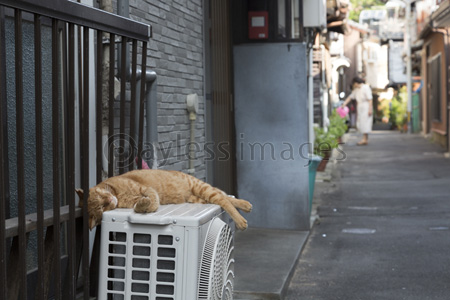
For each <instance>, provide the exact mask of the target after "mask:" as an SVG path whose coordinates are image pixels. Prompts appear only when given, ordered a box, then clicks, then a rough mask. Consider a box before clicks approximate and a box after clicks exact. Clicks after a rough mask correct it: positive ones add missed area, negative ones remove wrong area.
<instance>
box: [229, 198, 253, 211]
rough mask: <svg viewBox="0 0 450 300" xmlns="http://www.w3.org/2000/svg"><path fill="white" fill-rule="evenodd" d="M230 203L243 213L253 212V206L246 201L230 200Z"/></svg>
mask: <svg viewBox="0 0 450 300" xmlns="http://www.w3.org/2000/svg"><path fill="white" fill-rule="evenodd" d="M230 202H231V204H233V206H234V207H236V208H238V209H240V210H242V211H243V212H246V213H249V212H251V211H252V208H253V206H252V204H251V203H250V202H248V201H246V200H242V199H235V198H230Z"/></svg>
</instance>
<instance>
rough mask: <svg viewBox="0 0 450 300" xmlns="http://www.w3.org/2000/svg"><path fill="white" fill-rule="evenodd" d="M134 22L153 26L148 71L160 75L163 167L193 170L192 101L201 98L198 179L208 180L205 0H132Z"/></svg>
mask: <svg viewBox="0 0 450 300" xmlns="http://www.w3.org/2000/svg"><path fill="white" fill-rule="evenodd" d="M130 17H131V18H132V19H134V20H138V21H141V22H145V23H148V24H151V25H152V26H153V38H152V39H151V41H150V42H149V52H148V55H149V57H148V66H149V67H150V68H151V69H153V70H154V71H155V72H156V73H157V74H158V133H159V134H158V139H159V151H158V155H159V166H160V167H161V168H163V169H170V170H179V171H185V172H186V171H187V170H188V168H189V162H188V161H189V159H188V156H187V151H188V150H189V149H188V143H189V140H190V125H189V124H190V123H189V115H188V112H187V110H186V104H185V103H186V96H187V95H188V94H193V93H197V94H198V96H199V102H200V103H199V104H200V105H199V108H200V109H199V113H198V115H197V121H196V144H197V145H198V146H196V147H197V149H200V150H199V151H197V152H196V163H195V170H196V171H195V174H194V175H195V176H196V177H198V178H200V179H203V180H204V179H205V177H206V171H205V162H204V157H205V154H204V151H203V147H204V144H205V117H204V113H205V109H204V92H203V82H204V81H203V77H204V65H203V7H202V0H168V1H164V3H163V2H162V1H157V0H145V1H142V0H130Z"/></svg>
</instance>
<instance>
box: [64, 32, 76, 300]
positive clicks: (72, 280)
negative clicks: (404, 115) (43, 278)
mask: <svg viewBox="0 0 450 300" xmlns="http://www.w3.org/2000/svg"><path fill="white" fill-rule="evenodd" d="M68 27H69V43H68V44H69V45H68V47H69V49H68V85H69V87H68V97H67V109H66V113H67V148H68V149H67V201H68V203H69V222H68V241H67V244H68V248H69V251H68V255H69V257H68V266H67V269H68V271H67V274H68V275H67V276H66V281H68V282H65V285H68V291H67V294H68V296H69V299H75V291H76V282H77V278H76V275H77V270H76V251H74V250H75V249H76V239H75V238H76V232H75V195H74V190H75V25H74V24H72V23H69V24H68Z"/></svg>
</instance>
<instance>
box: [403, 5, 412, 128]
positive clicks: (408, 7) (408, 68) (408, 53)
mask: <svg viewBox="0 0 450 300" xmlns="http://www.w3.org/2000/svg"><path fill="white" fill-rule="evenodd" d="M405 25H406V33H405V35H404V39H405V46H406V91H407V94H408V98H407V99H408V100H407V113H408V116H407V118H408V119H407V120H408V121H407V122H408V133H411V132H412V130H411V110H412V65H411V0H406V24H405Z"/></svg>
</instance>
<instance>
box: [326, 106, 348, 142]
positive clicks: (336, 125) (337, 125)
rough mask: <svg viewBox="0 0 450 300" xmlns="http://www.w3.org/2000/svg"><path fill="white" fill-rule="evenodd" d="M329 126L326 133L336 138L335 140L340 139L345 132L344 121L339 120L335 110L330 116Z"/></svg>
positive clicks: (342, 119) (345, 125)
mask: <svg viewBox="0 0 450 300" xmlns="http://www.w3.org/2000/svg"><path fill="white" fill-rule="evenodd" d="M329 119H330V126H328V131H329V132H330V133H331V134H332V135H334V136H336V138H340V137H341V136H343V135H344V133H345V132H346V131H347V124H346V123H345V119H344V118H341V117H340V116H339V114H338V113H337V112H336V110H334V111H333V113H332V114H331V116H330V118H329Z"/></svg>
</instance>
